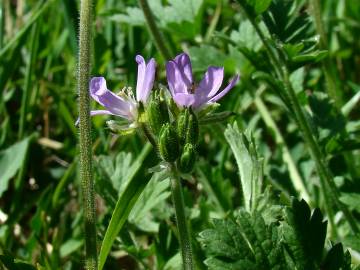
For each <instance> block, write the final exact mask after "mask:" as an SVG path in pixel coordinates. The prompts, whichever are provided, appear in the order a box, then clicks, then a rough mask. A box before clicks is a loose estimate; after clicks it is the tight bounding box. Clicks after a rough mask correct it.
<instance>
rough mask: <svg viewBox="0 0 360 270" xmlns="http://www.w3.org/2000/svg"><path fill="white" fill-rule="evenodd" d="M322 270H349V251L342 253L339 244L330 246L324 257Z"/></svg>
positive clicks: (342, 250)
mask: <svg viewBox="0 0 360 270" xmlns="http://www.w3.org/2000/svg"><path fill="white" fill-rule="evenodd" d="M322 269H326V270H351V256H350V253H349V251H346V252H344V249H343V246H342V244H341V243H338V244H336V245H334V246H332V248H331V249H330V250H329V252H328V253H327V255H326V258H325V261H324V263H323V265H322Z"/></svg>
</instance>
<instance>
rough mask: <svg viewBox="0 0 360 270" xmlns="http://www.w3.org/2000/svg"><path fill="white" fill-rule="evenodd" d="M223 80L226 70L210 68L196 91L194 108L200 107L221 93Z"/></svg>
mask: <svg viewBox="0 0 360 270" xmlns="http://www.w3.org/2000/svg"><path fill="white" fill-rule="evenodd" d="M223 78H224V68H222V67H209V68H208V70H207V71H206V73H205V75H204V78H203V79H202V80H201V82H200V84H199V86H198V87H197V88H196V90H195V96H196V102H195V104H194V107H200V106H202V105H203V104H205V103H206V102H208V101H209V100H210V99H211V98H212V97H213V96H214V95H215V94H216V93H217V92H218V91H219V89H220V86H221V84H222V81H223Z"/></svg>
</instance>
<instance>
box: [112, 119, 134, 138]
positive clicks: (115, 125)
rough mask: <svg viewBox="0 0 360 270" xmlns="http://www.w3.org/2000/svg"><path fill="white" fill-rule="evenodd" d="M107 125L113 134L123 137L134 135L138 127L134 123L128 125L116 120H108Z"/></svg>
mask: <svg viewBox="0 0 360 270" xmlns="http://www.w3.org/2000/svg"><path fill="white" fill-rule="evenodd" d="M106 124H107V126H108V128H109V129H110V130H111V131H112V132H114V133H116V134H119V135H122V136H125V135H130V134H133V133H134V132H135V130H136V127H137V126H136V125H135V124H134V123H132V124H130V125H129V124H128V123H126V124H122V123H121V122H118V121H115V120H108V121H106Z"/></svg>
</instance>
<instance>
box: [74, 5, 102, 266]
mask: <svg viewBox="0 0 360 270" xmlns="http://www.w3.org/2000/svg"><path fill="white" fill-rule="evenodd" d="M91 10H92V0H81V3H80V38H79V60H78V61H79V62H78V74H77V75H78V76H77V80H78V82H77V87H78V94H79V131H80V179H81V189H82V203H83V211H84V236H85V269H87V270H95V269H97V248H96V217H95V192H94V184H93V178H92V153H91V134H90V132H91V123H90V97H89V90H88V89H89V78H90V45H91V25H92V14H91V13H92V12H91Z"/></svg>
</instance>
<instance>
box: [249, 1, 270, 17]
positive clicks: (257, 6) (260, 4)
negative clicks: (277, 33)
mask: <svg viewBox="0 0 360 270" xmlns="http://www.w3.org/2000/svg"><path fill="white" fill-rule="evenodd" d="M271 1H272V0H247V2H248V4H249V5H251V6H252V7H253V8H254V11H255V13H256V14H261V13H263V12H264V11H266V10H267V9H268V8H269V6H270V4H271Z"/></svg>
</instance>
